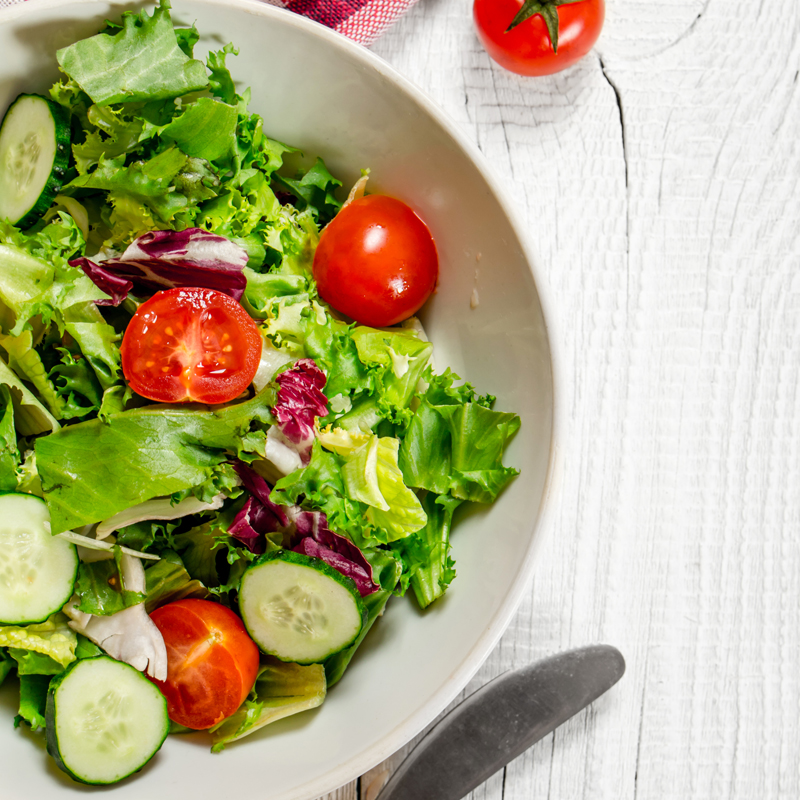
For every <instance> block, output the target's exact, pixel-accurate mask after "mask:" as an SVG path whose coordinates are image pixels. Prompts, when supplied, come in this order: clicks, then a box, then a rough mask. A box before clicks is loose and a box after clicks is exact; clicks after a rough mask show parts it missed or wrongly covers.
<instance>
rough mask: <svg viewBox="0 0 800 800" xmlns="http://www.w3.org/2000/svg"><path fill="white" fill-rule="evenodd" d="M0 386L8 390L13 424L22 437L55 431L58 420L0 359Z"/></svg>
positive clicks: (57, 426) (57, 427) (58, 426)
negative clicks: (12, 411)
mask: <svg viewBox="0 0 800 800" xmlns="http://www.w3.org/2000/svg"><path fill="white" fill-rule="evenodd" d="M0 386H5V387H7V388H8V390H9V393H10V395H11V403H12V405H13V407H14V424H15V427H16V428H17V431H18V432H19V433H20V434H22V435H23V436H32V435H34V434H37V433H45V432H47V431H57V430H58V429H59V428H60V427H61V426H60V425H59V424H58V420H56V418H55V417H54V416H53V415H52V414H51V413H50V412H49V411H48V410H47V409H46V408H45V407H44V406H43V405H42V404H41V403H40V402H39V401H38V400H37V399H36V398H35V397H34V396H33V394H32V393H31V392H30V391H29V390H28V388H27V387H26V386H25V384H24V383H23V382H22V381H21V380H20V379H19V378H18V377H17V376H16V375H15V374H14V373H13V372H12V371H11V370H10V369H9V368H8V367H7V366H6V364H5V362H4V361H3V360H2V359H1V358H0Z"/></svg>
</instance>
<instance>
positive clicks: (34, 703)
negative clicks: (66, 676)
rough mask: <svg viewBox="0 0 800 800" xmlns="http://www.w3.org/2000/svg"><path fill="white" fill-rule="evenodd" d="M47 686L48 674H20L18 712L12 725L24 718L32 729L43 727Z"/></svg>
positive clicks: (48, 684)
mask: <svg viewBox="0 0 800 800" xmlns="http://www.w3.org/2000/svg"><path fill="white" fill-rule="evenodd" d="M49 688H50V676H49V675H23V674H20V677H19V714H18V715H17V717H16V718H15V719H14V727H19V724H20V723H21V722H22V721H23V720H24V721H25V722H27V723H28V724H29V725H30V726H31V728H32V729H33V730H34V731H38V730H43V729H44V727H45V707H46V705H47V690H48V689H49Z"/></svg>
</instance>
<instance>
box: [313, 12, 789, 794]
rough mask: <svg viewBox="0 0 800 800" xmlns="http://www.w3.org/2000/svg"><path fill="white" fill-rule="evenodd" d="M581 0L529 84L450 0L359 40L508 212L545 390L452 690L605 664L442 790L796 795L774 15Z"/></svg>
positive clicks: (782, 56)
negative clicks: (578, 31) (567, 31)
mask: <svg viewBox="0 0 800 800" xmlns="http://www.w3.org/2000/svg"><path fill="white" fill-rule="evenodd" d="M608 2H609V8H608V13H607V19H606V25H605V30H604V32H603V35H602V37H601V40H600V42H599V44H598V47H597V48H596V49H595V51H594V52H592V53H591V54H590V55H589V56H587V58H586V59H584V61H583V62H581V63H580V64H579V65H577V66H576V67H574V68H573V69H571V70H569V71H567V72H565V73H562V74H560V75H557V76H554V77H552V78H542V79H523V78H517V77H516V76H513V75H511V74H509V73H506V72H504V71H503V70H502V69H500V68H499V67H497V66H495V65H494V64H493V63H492V62H491V61H490V60H489V58H488V57H487V56H486V55H485V53H484V52H483V50H482V49H481V47H480V44H479V43H478V40H477V39H476V37H475V35H474V33H473V30H472V21H471V13H470V8H469V5H468V4H467V3H466V2H465V1H464V0H420V2H419V4H418V5H417V6H416V7H415V8H414V10H413V11H412V12H410V13H409V14H408V15H407V16H406V17H405V18H403V19H402V20H401V21H400V22H398V23H397V24H396V25H395V26H394V27H393V28H392V29H391V30H390V31H389V32H388V33H387V34H386V35H385V36H384V37H383V38H382V39H381V40H380V41H379V42H377V43H376V44H375V45H374V47H373V49H374V51H375V52H377V53H378V54H379V55H381V56H382V57H383V58H385V59H386V60H387V61H389V62H390V63H391V64H393V65H394V66H395V67H396V68H397V69H399V70H400V72H401V73H403V74H404V75H406V76H407V77H409V78H410V79H411V80H413V81H414V82H415V83H417V84H418V85H419V86H420V87H421V88H422V89H424V90H425V91H427V92H428V93H429V94H430V95H431V96H432V97H433V98H434V99H435V100H436V101H437V102H438V103H439V105H441V106H442V107H443V108H445V109H446V110H447V111H448V112H449V113H450V114H451V115H452V116H453V117H454V118H455V119H456V120H457V121H458V122H459V123H460V124H461V126H462V127H463V129H464V130H465V131H466V132H467V133H468V134H469V135H470V136H471V137H472V138H473V139H474V141H475V142H476V143H477V144H478V146H479V147H480V148H481V150H482V151H483V153H484V155H485V156H486V157H487V158H488V160H489V161H490V162H491V164H492V166H493V167H494V169H495V171H496V173H497V174H498V175H499V177H500V178H501V179H502V180H503V181H504V182H505V183H506V185H507V187H508V191H509V193H510V194H511V196H512V197H513V198H514V199H515V200H516V202H517V203H518V205H519V208H520V212H521V215H522V217H523V219H525V220H527V222H528V225H529V229H530V235H531V237H532V240H533V242H534V245H535V247H536V249H537V251H538V253H539V257H540V263H541V266H542V268H543V272H544V274H545V275H546V276H547V278H548V280H549V283H550V288H551V290H552V293H553V295H554V298H555V301H556V303H555V308H556V311H557V316H558V318H557V320H556V322H557V324H558V327H559V330H560V335H561V339H562V344H563V352H564V354H565V357H566V364H565V367H566V368H565V370H564V372H565V373H567V375H568V377H569V378H570V380H571V385H570V386H569V387H568V392H569V398H568V409H569V416H570V424H569V434H568V443H567V453H568V455H567V458H566V459H565V466H564V474H563V476H562V478H563V490H562V494H561V497H560V503H559V506H558V511H557V513H556V515H555V525H554V526H553V529H552V530H550V531H549V532H548V534H547V540H546V542H545V545H544V547H543V548H542V549H541V551H540V556H539V563H538V567H537V572H536V576H535V579H534V582H533V584H532V586H531V588H530V592H529V593H528V595H527V597H526V598H525V600H524V602H523V604H522V606H521V607H520V609H519V613H518V614H517V616H516V618H515V619H514V621H513V623H512V625H511V627H510V628H509V630H508V632H507V633H506V635H505V636H504V637H503V639H502V641H501V643H500V644H499V646H498V647H497V649H496V650H495V652H494V653H493V654H492V656H491V657H490V658H489V660H488V661H487V662H486V664H485V665H484V666H483V667H482V668H481V670H480V672H479V673H478V675H477V676H476V677H475V678H474V680H473V681H472V682H471V683H470V685H469V687H468V688H467V690H466V691H467V693H470V692H472V691H474V690H475V689H476V688H477V687H478V686H480V685H482V684H483V683H485V682H486V681H488V680H489V679H491V678H492V677H494V676H496V675H498V674H500V673H501V672H503V671H505V670H506V669H509V668H512V667H516V666H519V665H521V664H524V663H526V662H529V661H532V660H535V659H537V658H539V657H542V656H544V655H547V654H549V653H553V652H555V651H558V650H562V649H566V648H568V647H573V646H579V645H583V644H587V643H590V642H598V641H604V642H609V643H612V644H615V645H617V646H618V647H619V648H620V649H621V650H622V651H623V653H624V654H625V656H626V659H627V663H628V672H627V674H626V676H625V677H624V678H623V680H622V682H621V683H620V684H619V685H618V686H617V687H615V688H614V689H613V690H612V691H611V692H610V693H609V694H608V695H606V696H605V697H604V698H602V699H601V700H599V701H598V702H597V703H596V704H595V705H594V706H593V707H592V708H591V709H589V710H588V711H586V712H584V713H582V714H580V715H579V716H578V717H576V718H575V719H573V720H572V721H571V722H569V723H568V724H567V725H565V726H564V727H563V728H561V729H559V730H558V731H556V733H555V734H554V735H552V736H550V737H549V738H548V739H546V740H544V741H543V742H541V743H540V744H538V745H536V746H535V747H534V748H533V750H531V751H529V752H528V753H527V754H525V755H523V756H521V757H520V758H519V759H517V760H516V761H515V762H513V763H512V764H510V765H509V766H508V768H507V769H506V770H505V771H504V772H502V773H499V774H498V775H496V776H494V778H492V779H491V780H489V781H488V782H487V783H486V784H485V785H484V786H483V787H481V788H479V789H477V790H476V791H475V792H474V793H473V794H472V795H470V797H471V798H473V800H478V799H479V798H480V800H500V798H503V800H523V798H526V799H527V798H544V797H547V798H552V800H565V799H567V798H592V800H600V799H601V798H602V799H603V800H606V799H608V800H618V798H625V799H626V800H627V799H632V798H636V799H637V800H647V799H649V798H658V800H662V798H697V799H698V800H699V799H700V798H715V800H718V799H719V798H767V797H768V798H798V797H800V755H799V753H798V748H799V747H800V730H799V728H800V721H799V720H800V681H799V677H798V676H799V675H800V653H799V652H798V650H799V649H800V633H798V628H799V627H800V624H799V623H800V619H799V618H798V617H799V616H800V615H799V614H798V608H799V607H800V388H798V379H799V378H800V368H799V367H798V364H800V192H798V178H799V177H800V144H798V131H800V85H799V84H800V82H799V81H798V71H799V70H800V36H799V35H798V34H800V4H798V2H797V0H771V2H763V1H762V2H753V0H659V2H655V0H608ZM404 752H405V751H404ZM402 755H403V754H402V753H401V754H398V755H397V756H396V757H395V758H393V759H390V761H388V762H386V763H385V764H383V765H380V766H378V767H376V768H375V769H374V770H372V771H371V772H370V773H368V774H367V775H365V776H363V777H362V778H361V780H360V781H359V782H358V783H354V784H352V785H350V786H347V787H343V788H342V789H340V790H339V791H338V792H337V793H335V794H332V795H328V797H327V798H326V800H371V793H370V792H369V791H368V788H369V787H370V785H371V784H375V785H376V779H379V777H380V775H381V773H384V772H387V771H389V770H391V769H392V767H393V766H394V765H396V764H397V763H398V762H399V760H400V758H401V756H402ZM379 782H380V781H379V780H377V783H379ZM420 800H435V799H426V798H420Z"/></svg>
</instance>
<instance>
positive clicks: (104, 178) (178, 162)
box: [64, 145, 189, 223]
mask: <svg viewBox="0 0 800 800" xmlns="http://www.w3.org/2000/svg"><path fill="white" fill-rule="evenodd" d="M188 158H189V156H187V155H186V154H185V153H182V152H181V151H180V150H179V149H178V148H177V147H175V146H174V145H172V146H170V147H167V148H166V149H165V150H162V151H161V152H160V153H158V154H157V155H154V156H152V158H149V159H147V160H137V161H134V162H133V163H132V164H128V165H126V163H125V160H126V159H125V156H124V155H122V156H119V157H117V158H109V159H107V158H105V157H104V156H101V157H100V160H99V162H98V165H97V168H96V169H95V170H94V171H92V172H90V173H88V174H86V175H79V176H78V177H77V178H75V179H74V180H72V181H71V182H70V183H69V184H67V186H65V187H64V191H65V192H67V193H71V192H73V191H75V190H77V189H102V190H105V191H108V192H113V193H114V196H115V197H116V198H120V197H123V196H127V197H129V198H131V199H132V200H134V201H137V202H138V203H141V204H143V205H145V206H147V208H148V209H149V210H150V211H152V213H153V214H155V215H156V216H157V217H158V218H159V219H160V220H161V221H162V222H164V223H169V222H171V221H172V219H173V218H174V217H175V215H176V214H177V213H178V212H179V211H182V210H183V209H185V208H186V207H187V206H188V205H189V200H188V199H187V198H186V197H185V196H184V195H182V194H180V192H177V191H175V187H174V186H173V183H174V181H175V180H176V178H177V177H178V176H179V175H180V174H181V173H182V172H183V171H184V170H185V168H186V165H187V161H188Z"/></svg>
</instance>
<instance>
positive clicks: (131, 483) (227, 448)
mask: <svg viewBox="0 0 800 800" xmlns="http://www.w3.org/2000/svg"><path fill="white" fill-rule="evenodd" d="M273 404H274V393H273V391H272V390H271V389H269V388H267V389H265V390H264V391H262V392H261V393H259V394H258V395H256V397H254V398H253V399H252V400H248V401H246V402H244V403H238V404H236V405H230V406H226V407H222V408H217V409H214V410H211V409H208V408H206V407H199V408H197V407H195V408H192V407H180V406H172V407H168V408H158V407H152V406H147V407H144V408H140V409H134V410H131V411H123V412H121V413H119V414H111V415H109V416H108V418H107V421H105V422H104V421H102V420H100V419H95V420H89V421H87V422H79V423H77V424H75V425H71V426H69V427H68V428H64V429H62V430H60V431H59V432H58V433H57V434H56V435H53V436H45V437H41V438H39V439H37V440H36V443H35V452H36V463H37V468H38V471H39V476H40V477H41V480H42V489H43V491H44V496H45V500H46V502H47V505H48V508H49V510H50V517H51V524H52V526H53V533H60V532H61V531H65V530H71V529H73V528H75V527H77V526H81V525H88V524H91V523H94V522H100V521H102V520H104V519H108V518H109V517H112V516H113V515H114V514H116V513H118V512H120V511H123V510H125V509H126V508H130V507H131V506H134V505H138V504H139V503H142V502H144V501H145V500H150V499H151V498H154V497H165V496H168V495H172V494H174V493H176V492H181V491H184V490H186V489H191V488H193V487H198V486H201V485H202V484H204V483H205V482H206V481H209V479H213V478H214V477H215V474H216V473H215V468H216V467H218V465H220V464H222V463H223V462H224V461H226V460H227V459H228V458H229V457H230V455H231V454H233V455H237V454H240V453H242V452H245V451H252V449H253V448H256V447H258V446H259V444H260V443H261V444H262V445H263V441H264V440H265V437H266V434H265V433H264V432H263V429H264V427H265V426H266V425H268V424H269V423H270V422H271V419H272V417H271V414H270V411H269V409H270V407H271V406H272V405H273ZM262 449H263V447H262ZM98 475H102V476H103V481H102V482H101V483H98V481H97V476H98Z"/></svg>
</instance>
